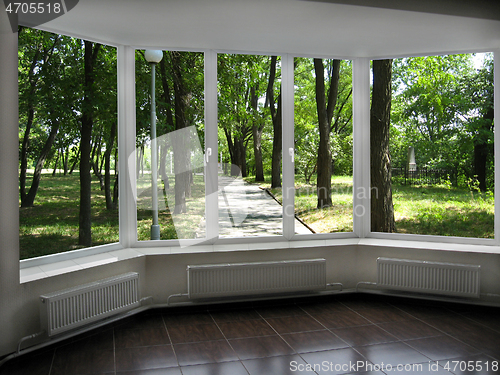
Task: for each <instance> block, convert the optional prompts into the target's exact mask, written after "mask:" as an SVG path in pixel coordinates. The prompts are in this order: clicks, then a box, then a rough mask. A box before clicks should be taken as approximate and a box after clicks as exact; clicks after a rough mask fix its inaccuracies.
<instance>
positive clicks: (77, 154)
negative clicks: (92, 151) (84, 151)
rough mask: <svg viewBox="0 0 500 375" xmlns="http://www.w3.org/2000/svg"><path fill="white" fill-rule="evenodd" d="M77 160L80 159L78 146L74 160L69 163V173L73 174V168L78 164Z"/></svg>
mask: <svg viewBox="0 0 500 375" xmlns="http://www.w3.org/2000/svg"><path fill="white" fill-rule="evenodd" d="M79 161H80V147H78V150H77V151H76V156H75V161H74V162H73V164H72V165H71V168H70V170H69V174H73V171H74V170H75V168H76V165H77V164H78V162H79Z"/></svg>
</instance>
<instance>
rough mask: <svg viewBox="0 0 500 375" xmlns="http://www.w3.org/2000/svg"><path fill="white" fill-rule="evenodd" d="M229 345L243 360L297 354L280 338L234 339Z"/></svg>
mask: <svg viewBox="0 0 500 375" xmlns="http://www.w3.org/2000/svg"><path fill="white" fill-rule="evenodd" d="M229 343H230V344H231V346H232V347H233V349H234V351H235V352H236V353H237V354H238V356H239V357H240V359H242V360H245V359H253V358H263V357H273V356H282V355H289V354H295V352H294V351H293V349H292V348H290V346H289V345H288V344H287V343H286V342H285V341H283V339H282V338H281V337H279V336H264V337H252V338H245V339H233V340H229Z"/></svg>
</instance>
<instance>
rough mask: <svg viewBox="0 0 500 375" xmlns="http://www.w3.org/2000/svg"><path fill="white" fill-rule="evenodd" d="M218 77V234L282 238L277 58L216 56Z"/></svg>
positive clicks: (279, 85) (280, 120)
mask: <svg viewBox="0 0 500 375" xmlns="http://www.w3.org/2000/svg"><path fill="white" fill-rule="evenodd" d="M217 77H218V116H219V122H218V140H219V155H218V158H219V172H218V183H219V236H220V237H222V238H223V237H247V236H273V235H281V234H282V233H283V220H282V217H283V214H282V206H281V203H280V201H279V197H278V195H280V194H281V185H282V182H281V181H282V179H281V155H282V144H281V142H282V136H281V133H282V119H281V67H280V58H279V57H277V56H260V55H237V54H219V55H218V59H217Z"/></svg>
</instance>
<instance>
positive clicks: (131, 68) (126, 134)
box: [117, 46, 137, 247]
mask: <svg viewBox="0 0 500 375" xmlns="http://www.w3.org/2000/svg"><path fill="white" fill-rule="evenodd" d="M117 60H118V61H117V63H118V72H117V75H118V170H119V176H118V178H119V182H118V193H119V217H120V243H121V245H122V246H123V247H130V246H133V245H134V244H135V243H136V242H137V208H136V196H137V192H136V173H135V168H136V165H135V162H136V157H135V132H136V129H135V128H136V124H135V119H136V116H135V49H134V48H132V47H130V46H118V49H117Z"/></svg>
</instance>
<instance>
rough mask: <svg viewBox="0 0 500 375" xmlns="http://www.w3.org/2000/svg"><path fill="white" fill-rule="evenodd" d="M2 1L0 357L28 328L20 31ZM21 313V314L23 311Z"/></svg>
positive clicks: (0, 7) (6, 352) (0, 37)
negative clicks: (22, 278)
mask: <svg viewBox="0 0 500 375" xmlns="http://www.w3.org/2000/svg"><path fill="white" fill-rule="evenodd" d="M3 9H4V8H3V5H0V160H1V162H0V191H1V194H2V198H1V199H0V303H1V305H2V308H0V327H2V334H1V336H2V339H1V340H0V357H1V356H3V355H5V354H8V353H10V352H12V351H13V350H15V343H16V341H17V340H19V339H20V338H21V337H22V335H23V334H24V332H25V330H26V329H25V327H24V326H23V324H22V323H20V322H19V321H20V318H19V317H20V309H21V306H22V302H23V295H22V291H21V290H20V288H19V187H18V168H19V139H18V132H19V120H18V106H19V105H18V84H17V69H18V68H17V33H13V32H12V29H11V26H10V22H9V19H8V17H7V13H6V12H4V11H3ZM21 315H22V314H21Z"/></svg>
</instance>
